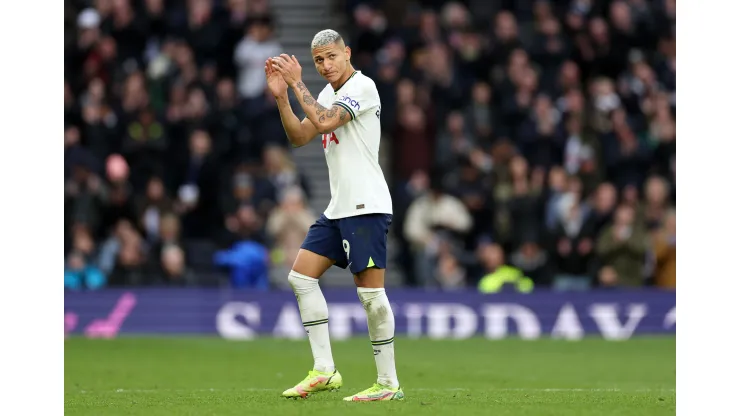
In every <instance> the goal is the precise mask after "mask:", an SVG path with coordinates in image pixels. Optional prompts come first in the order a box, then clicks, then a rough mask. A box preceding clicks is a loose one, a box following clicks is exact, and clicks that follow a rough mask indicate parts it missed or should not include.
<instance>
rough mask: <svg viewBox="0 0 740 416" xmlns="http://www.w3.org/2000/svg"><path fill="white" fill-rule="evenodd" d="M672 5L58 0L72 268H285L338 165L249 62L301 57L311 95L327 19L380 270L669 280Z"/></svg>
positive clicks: (179, 280)
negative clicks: (338, 39)
mask: <svg viewBox="0 0 740 416" xmlns="http://www.w3.org/2000/svg"><path fill="white" fill-rule="evenodd" d="M675 13H676V6H675V1H673V0H611V1H610V0H468V1H443V0H428V1H418V0H417V1H410V0H392V1H391V0H385V1H384V0H375V1H370V0H362V1H358V0H345V1H341V0H179V1H178V0H65V62H64V65H65V84H64V115H65V117H64V119H65V125H64V149H65V155H64V159H65V172H64V182H65V183H64V186H65V207H64V212H65V224H64V227H65V253H64V255H65V279H64V282H65V288H66V289H67V290H68V291H95V290H100V289H103V288H108V287H126V288H132V287H133V288H138V287H144V286H146V287H148V286H153V287H161V286H173V287H218V288H253V289H260V290H267V291H270V290H272V291H274V290H280V289H286V288H287V287H288V286H287V279H286V276H287V273H288V271H289V270H290V267H291V265H292V262H293V260H294V258H295V255H296V253H297V250H298V248H299V246H300V244H301V242H302V240H303V237H304V236H305V234H306V232H307V230H308V227H309V226H310V225H311V224H312V223H313V222H314V221H315V219H316V218H317V216H318V215H320V213H321V212H323V210H324V208H325V207H326V205H327V203H328V201H329V183H328V174H327V168H326V164H325V160H324V155H323V151H322V149H321V146H320V145H317V144H316V143H314V142H312V143H311V144H309V145H308V146H305V147H303V148H298V149H292V148H291V147H290V145H289V143H288V141H287V138H286V136H285V133H284V131H283V129H282V125H281V122H280V117H279V113H278V111H277V108H276V106H275V100H274V99H273V98H272V97H271V95H270V94H269V92H267V90H266V84H265V81H264V72H263V65H264V61H265V59H267V58H268V57H270V56H274V55H277V54H279V53H283V52H284V53H288V54H295V55H296V57H298V59H299V61H300V62H301V64H302V66H303V68H304V70H303V77H304V81H305V82H306V84H307V86H308V87H309V89H310V90H311V91H312V92H313V93H314V95H317V94H318V92H319V91H320V90H321V88H323V86H324V85H325V81H323V80H322V79H321V78H320V77H319V76H318V74H317V73H316V72H315V70H314V69H313V68H312V65H311V58H310V47H309V45H310V42H311V39H312V37H313V35H314V34H315V33H316V32H318V31H319V30H322V29H325V28H333V29H336V30H337V31H339V32H340V33H341V34H342V35H343V36H344V37H345V41H346V43H347V44H348V45H349V46H350V47H351V48H352V62H353V64H354V66H355V68H356V69H358V70H361V71H363V73H365V74H366V75H368V76H370V77H371V78H373V79H374V80H375V83H376V85H377V88H378V91H379V93H380V97H381V102H382V106H383V112H382V117H381V122H382V126H383V140H382V150H381V162H382V166H383V169H384V172H385V175H386V179H387V181H388V185H389V187H390V189H391V192H392V195H393V200H394V221H393V226H392V227H393V228H392V232H391V235H390V236H389V261H390V267H389V269H388V271H387V286H389V287H390V286H403V287H409V288H411V287H420V288H425V289H429V290H444V291H455V290H465V289H468V290H477V291H481V292H484V293H493V292H498V291H501V290H503V289H504V288H512V289H513V290H514V291H519V292H530V291H532V290H535V291H536V290H538V289H542V290H546V291H547V290H552V291H593V290H595V289H597V288H630V289H634V288H647V287H658V288H663V289H669V290H673V289H674V288H675V280H676V218H675V190H676V182H675V169H676V166H675V151H676V144H675V139H676V129H675V108H676V102H675V89H676V60H675V56H676V55H675V53H676V43H675V42H676V41H675ZM295 108H296V112H297V114H299V115H301V113H300V107H299V106H295ZM322 285H324V287H328V286H337V287H342V286H346V287H350V286H353V281H352V279H351V278H350V277H349V275H348V272H346V271H343V270H340V269H337V268H333V269H331V270H330V271H329V272H327V275H326V276H325V277H324V278H323V279H322ZM642 290H647V289H642ZM113 303H115V302H113ZM119 305H120V302H119ZM674 316H675V315H674ZM66 319H67V318H66V317H65V327H66V325H67V322H66ZM673 319H674V322H675V317H674V318H673ZM299 328H300V327H299Z"/></svg>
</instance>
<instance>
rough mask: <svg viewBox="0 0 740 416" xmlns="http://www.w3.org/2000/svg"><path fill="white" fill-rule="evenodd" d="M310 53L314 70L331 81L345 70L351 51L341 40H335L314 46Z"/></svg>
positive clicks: (339, 76)
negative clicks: (328, 43)
mask: <svg viewBox="0 0 740 416" xmlns="http://www.w3.org/2000/svg"><path fill="white" fill-rule="evenodd" d="M311 55H312V56H313V63H314V65H315V66H316V71H318V73H319V75H321V76H322V77H324V79H326V80H327V81H329V82H330V83H331V82H334V81H336V80H338V79H339V78H341V76H342V74H344V71H346V70H347V63H348V62H349V58H350V56H351V51H350V49H349V46H344V43H343V42H335V43H332V44H330V45H326V46H319V47H317V48H314V49H313V50H312V51H311Z"/></svg>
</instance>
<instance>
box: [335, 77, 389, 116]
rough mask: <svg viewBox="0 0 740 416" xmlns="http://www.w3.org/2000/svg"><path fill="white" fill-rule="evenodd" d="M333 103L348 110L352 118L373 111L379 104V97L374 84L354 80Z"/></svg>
mask: <svg viewBox="0 0 740 416" xmlns="http://www.w3.org/2000/svg"><path fill="white" fill-rule="evenodd" d="M347 87H348V88H346V89H345V91H344V92H342V95H341V96H339V97H337V98H336V100H334V104H336V105H338V106H340V107H342V108H344V109H345V110H347V112H349V114H350V116H351V117H352V120H354V119H356V118H357V117H359V116H361V115H362V114H365V113H366V112H368V111H373V112H375V111H376V109H377V108H378V107H379V106H380V97H379V96H378V91H377V89H375V85H374V84H372V83H367V82H355V83H352V84H351V85H348V86H347Z"/></svg>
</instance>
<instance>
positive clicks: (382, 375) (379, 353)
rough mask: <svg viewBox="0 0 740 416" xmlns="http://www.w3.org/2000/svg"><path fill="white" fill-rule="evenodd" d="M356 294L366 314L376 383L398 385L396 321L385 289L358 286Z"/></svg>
mask: <svg viewBox="0 0 740 416" xmlns="http://www.w3.org/2000/svg"><path fill="white" fill-rule="evenodd" d="M357 296H359V297H360V301H361V302H362V306H363V307H364V308H365V313H366V314H367V328H368V332H369V333H370V343H371V344H372V346H373V354H374V355H375V366H376V367H377V368H378V384H382V385H384V386H391V387H398V377H397V376H396V357H395V352H394V348H393V347H394V341H393V335H394V332H395V330H396V321H395V318H394V317H393V310H392V309H391V304H390V302H389V301H388V296H386V294H385V289H383V288H378V289H370V288H365V287H358V288H357Z"/></svg>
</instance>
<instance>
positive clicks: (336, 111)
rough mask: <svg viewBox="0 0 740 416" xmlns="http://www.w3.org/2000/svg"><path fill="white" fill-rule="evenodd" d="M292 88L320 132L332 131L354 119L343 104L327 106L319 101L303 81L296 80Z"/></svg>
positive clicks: (307, 115)
mask: <svg viewBox="0 0 740 416" xmlns="http://www.w3.org/2000/svg"><path fill="white" fill-rule="evenodd" d="M292 88H293V92H294V93H295V95H296V97H297V98H298V102H299V103H301V107H302V108H303V111H304V112H305V113H306V117H307V118H308V119H309V120H311V123H313V125H314V126H316V129H317V130H318V131H319V133H331V132H332V131H334V130H336V129H338V128H339V127H341V126H343V125H344V124H345V123H347V122H348V121H350V120H351V119H352V118H351V117H350V115H349V112H347V110H345V109H344V108H343V107H341V106H338V105H336V104H334V105H332V106H331V107H329V108H326V107H324V106H323V105H321V104H319V103H317V102H316V100H315V99H314V98H313V96H312V95H311V93H310V92H309V91H308V88H306V84H304V83H303V81H298V82H296V83H295V84H294V85H293V87H292Z"/></svg>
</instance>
